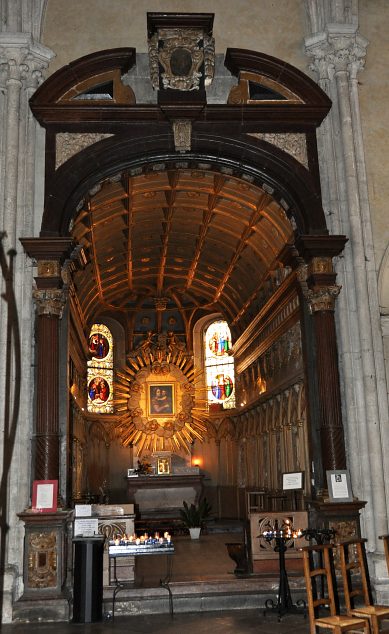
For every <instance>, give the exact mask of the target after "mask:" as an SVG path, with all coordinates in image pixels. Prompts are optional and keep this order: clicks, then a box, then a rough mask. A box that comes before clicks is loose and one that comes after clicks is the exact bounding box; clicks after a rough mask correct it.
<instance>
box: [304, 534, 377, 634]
mask: <svg viewBox="0 0 389 634" xmlns="http://www.w3.org/2000/svg"><path fill="white" fill-rule="evenodd" d="M333 548H334V546H333V545H332V544H322V545H316V546H306V547H304V548H302V552H303V561H304V575H305V583H306V587H307V599H308V614H309V625H310V632H311V634H315V633H316V632H317V631H318V630H317V628H323V629H327V630H330V631H332V632H334V634H341V632H364V634H369V623H368V621H367V619H363V618H359V619H358V618H355V617H353V616H349V615H342V614H339V613H338V612H339V600H338V593H337V588H336V579H335V574H334V564H333ZM320 562H322V563H320ZM322 580H324V583H322ZM318 588H320V590H318ZM323 588H324V591H323V590H322V589H323ZM319 608H327V609H328V610H329V615H328V616H320V615H319Z"/></svg>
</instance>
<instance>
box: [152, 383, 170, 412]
mask: <svg viewBox="0 0 389 634" xmlns="http://www.w3.org/2000/svg"><path fill="white" fill-rule="evenodd" d="M174 396H175V395H174V383H149V384H148V394H147V402H148V415H149V416H174V413H175V402H174V401H175V397H174Z"/></svg>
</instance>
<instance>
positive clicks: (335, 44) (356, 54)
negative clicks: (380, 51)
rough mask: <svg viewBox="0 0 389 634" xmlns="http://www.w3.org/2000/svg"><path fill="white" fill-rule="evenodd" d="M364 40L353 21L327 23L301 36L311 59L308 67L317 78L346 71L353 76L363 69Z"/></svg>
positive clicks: (324, 77) (332, 75) (365, 41)
mask: <svg viewBox="0 0 389 634" xmlns="http://www.w3.org/2000/svg"><path fill="white" fill-rule="evenodd" d="M368 44H369V42H368V40H367V39H366V38H365V37H363V36H362V35H360V34H359V33H358V27H357V25H355V24H327V25H326V28H325V31H323V32H321V33H315V34H314V35H312V36H310V37H307V38H305V52H306V54H307V55H308V57H311V58H312V60H313V61H312V63H311V64H310V69H311V70H313V71H315V72H317V74H318V75H319V79H320V80H325V79H333V77H334V76H335V75H336V74H337V73H341V72H346V73H348V74H349V75H350V77H352V78H355V77H356V75H357V73H358V72H359V71H360V70H363V67H364V65H365V58H366V49H367V46H368Z"/></svg>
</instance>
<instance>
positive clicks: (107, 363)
mask: <svg viewBox="0 0 389 634" xmlns="http://www.w3.org/2000/svg"><path fill="white" fill-rule="evenodd" d="M88 348H89V354H90V360H89V361H88V371H87V407H88V412H92V413H94V414H112V413H113V348H114V344H113V337H112V333H111V331H110V330H109V328H108V326H106V325H105V324H93V326H92V328H91V329H90V331H89V338H88Z"/></svg>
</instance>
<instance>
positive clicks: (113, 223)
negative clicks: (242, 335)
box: [72, 168, 293, 325]
mask: <svg viewBox="0 0 389 634" xmlns="http://www.w3.org/2000/svg"><path fill="white" fill-rule="evenodd" d="M72 234H73V236H74V238H75V240H76V242H77V243H78V244H80V245H82V246H83V247H84V250H85V252H86V253H88V258H89V262H88V264H87V266H86V269H85V270H84V271H80V272H78V273H76V275H75V284H76V286H77V288H78V297H79V302H80V308H81V310H82V314H83V316H84V319H85V322H89V321H90V319H91V317H92V315H93V314H95V313H96V311H98V310H100V311H101V310H108V311H120V312H123V313H128V314H131V313H134V312H136V311H138V310H140V309H142V308H149V309H154V308H155V302H156V301H157V300H158V299H159V300H161V299H162V298H164V299H165V310H169V309H170V310H172V309H173V310H177V309H178V310H180V311H181V312H182V313H183V315H185V316H186V317H185V320H186V322H187V323H188V322H189V318H190V316H191V315H192V314H193V312H194V311H196V310H198V309H201V310H203V311H209V312H220V313H222V314H224V315H225V317H226V318H227V320H228V321H229V322H230V323H231V324H232V325H234V324H236V323H237V322H239V320H240V319H241V318H243V322H244V321H247V318H246V319H245V318H244V317H245V314H246V313H247V310H248V309H249V308H250V305H251V304H252V302H253V301H255V300H256V299H257V297H258V295H259V292H260V289H261V286H262V285H263V283H264V281H265V279H266V278H267V276H268V273H269V271H270V270H273V269H275V268H277V267H278V265H279V256H280V253H281V252H282V250H283V248H284V247H285V245H286V244H287V243H290V242H291V241H292V240H293V229H292V226H291V224H290V222H289V220H288V219H287V216H286V213H285V211H284V209H283V208H282V207H281V206H280V204H279V203H277V202H276V201H275V200H274V199H273V198H272V196H271V195H270V194H269V193H268V192H266V191H265V190H264V189H261V188H259V187H256V186H254V185H252V184H250V183H247V182H244V181H241V180H239V179H237V178H234V177H231V176H227V175H226V174H223V173H220V172H215V171H213V170H200V169H184V168H182V169H177V168H176V169H167V170H158V171H152V172H149V173H146V174H142V175H140V176H130V175H129V173H128V172H125V173H122V174H120V175H119V177H118V178H113V179H110V180H107V181H105V182H103V183H102V186H101V189H100V190H99V191H98V192H97V193H96V194H94V195H93V196H91V197H90V198H89V199H88V201H87V202H86V204H85V205H83V207H82V209H81V210H80V211H79V213H78V214H77V216H76V218H75V220H74V226H73V229H72Z"/></svg>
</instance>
